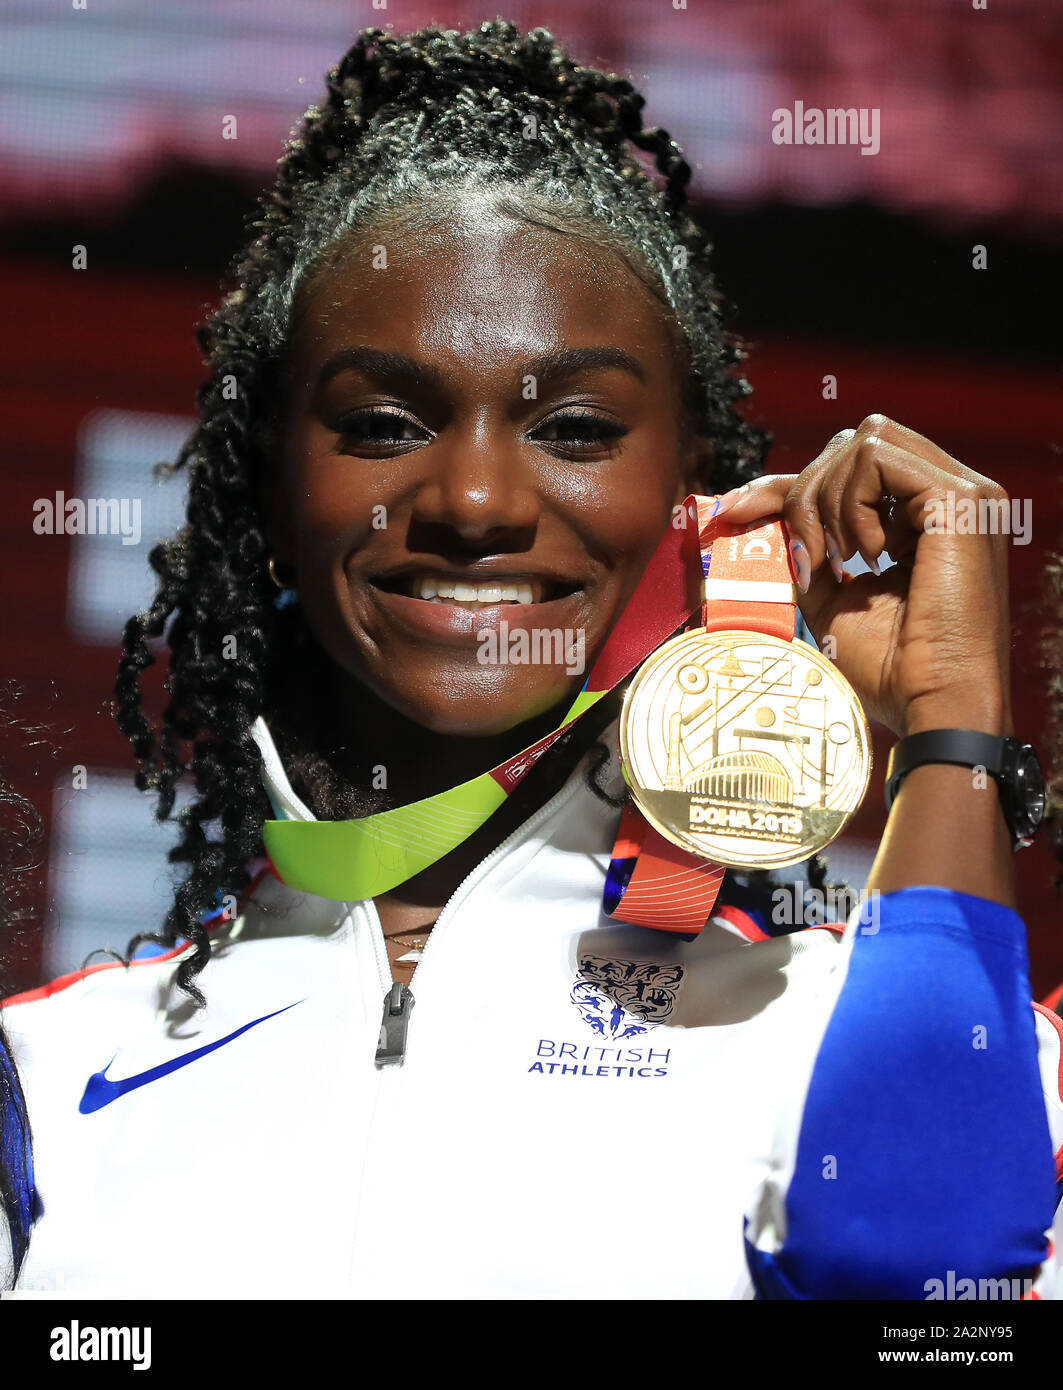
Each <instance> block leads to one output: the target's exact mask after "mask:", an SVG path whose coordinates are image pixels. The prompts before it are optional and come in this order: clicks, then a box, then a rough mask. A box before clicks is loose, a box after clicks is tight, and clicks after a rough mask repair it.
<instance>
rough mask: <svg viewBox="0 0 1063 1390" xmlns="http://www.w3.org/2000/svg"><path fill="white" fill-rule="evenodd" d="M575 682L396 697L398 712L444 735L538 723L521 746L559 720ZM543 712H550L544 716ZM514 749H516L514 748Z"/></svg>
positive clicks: (487, 733) (479, 734) (494, 734)
mask: <svg viewBox="0 0 1063 1390" xmlns="http://www.w3.org/2000/svg"><path fill="white" fill-rule="evenodd" d="M578 689H579V685H576V686H575V688H570V686H569V685H567V684H561V685H554V686H552V687H548V688H545V689H543V690H541V691H539V692H536V695H535V697H534V698H529V697H530V695H531V692H529V691H528V690H527V689H524V690H518V691H513V692H512V694H511V695H509V697H508V698H507V692H503V691H498V692H495V693H493V694H492V695H491V696H490V697H489V698H485V695H484V693H483V692H481V691H477V692H476V693H475V694H474V695H472V694H465V695H460V694H453V695H451V696H450V697H449V698H448V697H447V696H446V695H445V694H444V693H443V691H442V690H438V691H436V692H434V693H433V698H431V699H428V700H425V701H423V702H418V703H417V704H416V705H415V704H412V703H411V702H410V699H409V694H410V692H409V691H408V690H407V691H405V692H404V695H405V698H404V699H402V700H401V701H396V702H395V703H396V705H397V708H398V709H399V711H400V713H402V714H403V715H405V716H406V718H407V719H409V720H411V721H412V722H413V723H415V724H418V725H420V727H421V728H422V729H426V730H428V731H429V732H430V733H433V734H438V735H440V736H441V737H446V738H500V737H502V736H503V735H504V734H508V733H512V732H513V731H515V730H518V729H521V728H523V727H524V726H525V725H536V726H538V725H542V727H541V728H539V727H535V728H530V729H529V730H528V733H527V737H526V738H525V739H524V741H523V743H521V741H520V740H515V742H516V743H520V746H521V747H523V746H524V745H525V744H528V743H534V742H535V741H536V739H539V738H542V737H543V735H544V734H546V733H548V732H549V731H550V729H552V728H554V727H555V726H556V725H557V724H560V722H561V720H562V719H563V718H564V716H565V714H566V713H567V712H568V708H569V706H570V705H571V704H572V702H573V700H575V698H576V694H577V692H578ZM547 716H551V717H549V718H547ZM514 751H517V750H516V749H514Z"/></svg>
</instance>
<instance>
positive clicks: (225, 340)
mask: <svg viewBox="0 0 1063 1390" xmlns="http://www.w3.org/2000/svg"><path fill="white" fill-rule="evenodd" d="M326 85H327V89H328V95H327V98H326V99H325V100H324V101H323V103H322V104H320V105H314V106H311V107H310V108H309V109H308V110H307V112H306V113H305V116H304V118H303V122H302V125H301V127H300V128H299V129H298V130H297V131H296V132H294V138H293V139H292V140H290V141H289V142H288V144H287V146H286V152H285V154H284V156H283V158H282V159H281V160H280V161H279V166H278V172H277V176H276V180H275V183H274V185H273V187H272V188H271V189H270V190H269V191H268V192H267V193H265V194H263V195H262V196H261V197H260V199H259V202H258V205H257V208H256V211H255V213H254V214H253V215H252V220H251V221H250V225H249V228H248V232H249V234H250V240H249V242H248V244H247V245H246V247H245V248H244V249H243V250H242V251H241V252H240V253H239V254H238V255H237V256H236V257H235V258H234V261H233V263H232V265H231V268H230V271H229V276H228V282H229V284H230V285H231V286H232V287H231V288H230V289H229V290H228V292H227V293H226V294H225V297H224V299H223V300H222V302H221V304H220V306H219V307H218V308H217V310H216V311H215V312H214V313H213V315H212V316H211V317H210V318H209V319H208V320H207V321H206V322H205V323H204V324H202V325H200V327H199V328H198V330H197V337H198V341H199V344H200V347H201V349H202V351H203V355H204V360H205V364H206V367H207V369H208V376H207V378H206V380H205V381H204V383H203V385H202V386H201V388H200V391H199V394H198V405H199V421H198V424H197V426H196V428H195V430H194V432H193V433H192V435H191V437H190V438H189V439H188V441H187V442H186V443H185V445H184V447H183V448H182V449H181V451H180V453H179V455H178V457H177V459H176V461H174V462H173V463H172V464H168V465H166V466H165V471H166V472H171V473H172V472H174V471H176V470H178V469H182V468H187V470H188V503H187V520H186V524H185V525H184V526H183V528H182V529H181V530H180V531H179V532H178V534H177V535H176V536H175V537H174V538H173V539H171V540H169V541H166V542H164V543H163V544H161V545H158V546H156V547H155V548H154V549H153V550H152V552H151V555H150V557H149V558H150V563H151V565H152V568H153V569H154V571H155V573H156V574H157V576H158V590H157V593H156V596H155V599H154V601H153V602H152V604H151V606H150V608H148V610H147V611H146V612H144V613H142V614H140V615H138V616H136V617H133V618H131V619H130V620H129V621H128V623H127V624H126V628H125V633H124V638H123V650H122V656H121V659H120V663H119V670H118V678H117V683H116V696H117V703H116V716H117V720H118V724H119V727H120V728H121V729H122V731H123V732H124V733H125V734H126V735H127V736H128V738H129V739H130V741H131V744H132V747H133V751H134V755H135V758H136V762H137V773H136V782H137V786H138V787H139V788H141V790H147V789H152V790H154V791H155V792H156V793H157V796H158V804H157V808H156V817H157V819H159V820H164V819H166V818H167V817H169V816H170V815H171V813H172V812H173V809H174V803H175V796H176V792H177V788H178V784H179V782H180V781H181V779H182V778H184V777H186V776H190V777H191V779H192V784H193V786H194V789H195V796H194V798H193V799H192V801H191V803H190V804H189V805H188V806H187V807H186V808H185V809H184V810H182V811H181V812H180V815H179V816H178V821H179V826H180V838H179V842H178V844H177V845H176V846H175V847H174V849H173V850H171V852H170V860H171V862H173V863H178V864H186V865H188V866H189V869H188V872H187V874H186V876H185V877H184V878H183V880H182V881H181V882H180V884H179V885H178V886H177V888H176V890H175V896H174V901H173V905H172V907H171V909H170V911H169V913H168V915H167V917H166V920H165V923H164V925H163V928H162V930H161V931H160V932H159V933H145V934H143V935H141V936H138V937H135V938H134V939H133V941H132V942H131V943H130V946H129V949H128V952H127V953H128V954H130V955H131V954H132V952H133V951H134V950H135V948H136V946H137V945H138V944H139V943H140V942H141V941H143V940H145V939H147V940H152V941H156V942H158V943H160V944H164V945H169V946H172V945H174V944H176V942H177V941H178V939H181V938H183V939H185V940H187V941H189V942H190V943H191V944H192V946H193V948H194V949H193V950H192V951H191V952H190V953H189V954H188V955H187V956H186V957H185V958H184V960H183V961H182V962H181V965H180V967H179V970H178V974H177V983H178V985H179V986H180V987H181V988H182V989H183V990H184V991H185V993H186V994H188V995H189V996H190V997H191V998H192V999H194V1000H195V1001H196V1003H197V1004H199V1005H202V1004H203V1002H204V999H203V995H202V993H201V992H200V990H199V989H198V987H197V986H196V984H195V983H194V981H195V978H196V976H197V975H198V974H199V972H200V971H201V970H202V969H203V967H204V966H205V965H206V963H207V961H208V959H209V957H210V944H209V939H208V936H207V932H206V929H205V928H204V926H203V925H202V923H201V921H200V917H201V914H202V913H203V912H204V911H205V909H207V908H208V907H210V906H211V904H212V903H213V902H214V901H216V899H217V897H218V895H219V894H222V893H232V892H238V891H239V890H240V889H241V888H242V887H244V886H246V884H247V881H248V872H247V867H246V866H247V864H248V862H249V861H251V860H253V859H254V858H255V857H256V856H258V855H261V853H262V841H261V831H262V823H263V820H264V818H265V817H266V816H268V815H269V814H270V812H269V807H268V802H267V800H266V798H265V794H264V792H263V790H262V787H261V781H260V770H261V755H260V753H259V750H258V747H257V744H256V743H255V741H254V738H253V737H252V732H251V730H252V725H253V723H254V721H255V719H256V718H257V717H258V716H259V715H260V714H262V713H263V712H265V711H268V713H269V720H270V729H271V732H272V733H273V734H274V737H275V738H276V741H277V744H278V748H279V750H280V752H281V754H282V756H283V758H284V760H285V766H286V768H287V769H288V771H289V775H290V776H291V779H292V783H293V786H295V788H296V790H297V791H299V792H300V794H301V795H302V796H303V797H304V800H306V801H307V802H308V804H309V805H310V806H311V807H312V808H313V810H314V813H315V815H317V816H318V817H319V818H320V819H336V818H342V817H344V816H345V815H348V814H350V813H351V809H352V807H356V806H357V804H358V799H357V789H354V788H352V787H350V786H349V785H345V783H344V779H343V777H342V775H341V774H340V773H339V772H338V770H337V768H338V764H339V762H340V759H339V758H338V757H337V756H336V753H337V749H336V748H335V745H334V743H333V742H332V740H333V739H334V737H335V735H334V733H333V732H332V731H333V730H334V729H335V728H336V727H337V726H338V723H339V721H337V720H335V719H333V718H331V712H330V709H329V706H328V696H327V694H323V692H327V690H328V689H329V688H330V685H331V682H330V680H329V679H328V673H329V670H330V663H329V662H328V659H327V657H326V656H325V655H324V653H323V652H322V651H321V649H320V648H319V647H318V645H317V643H316V641H315V639H314V638H313V637H312V636H311V634H310V632H309V629H308V627H307V625H306V623H305V621H304V620H303V618H302V616H301V614H300V610H299V607H298V605H297V604H295V605H290V606H288V607H285V608H283V609H281V610H279V611H278V609H277V607H276V605H275V602H274V600H275V598H276V591H275V590H274V588H273V587H272V585H271V582H270V579H269V578H268V575H267V560H268V555H269V550H268V542H267V539H266V535H265V530H264V525H263V516H262V512H261V507H260V502H259V489H260V487H261V484H262V480H263V478H264V477H265V476H266V475H267V473H268V470H269V468H270V464H271V459H272V458H274V457H275V456H276V455H275V449H276V443H277V439H278V431H279V430H280V428H281V427H282V420H281V419H280V409H281V407H280V406H279V405H278V402H279V401H281V400H282V399H283V390H282V386H283V384H284V382H285V380H286V372H287V370H288V367H289V365H290V352H291V342H292V340H293V336H294V334H295V333H296V332H297V331H298V327H299V322H300V309H301V305H302V303H303V295H304V294H305V292H306V289H307V287H308V286H309V285H310V284H311V283H313V282H314V280H315V277H316V276H318V275H320V274H322V273H325V272H327V271H328V270H329V269H330V268H331V266H332V265H334V264H335V263H336V262H337V261H338V260H339V258H340V257H341V256H342V254H343V247H344V245H345V244H346V242H347V240H348V239H349V238H351V237H352V236H354V235H357V234H359V233H361V232H364V231H365V230H367V229H369V228H374V229H376V228H378V227H381V226H383V225H389V226H390V225H397V226H400V227H402V228H404V229H410V228H413V227H416V226H417V225H418V220H419V219H420V220H421V224H422V225H424V224H425V220H426V219H429V220H430V219H433V218H434V219H436V222H437V223H438V216H439V208H440V206H445V205H446V203H447V200H448V199H449V200H450V202H451V204H452V205H454V206H461V207H468V206H469V205H470V201H472V202H473V204H474V205H475V206H476V207H477V208H478V209H480V210H482V212H483V213H484V214H485V215H486V214H490V215H496V216H503V217H506V218H510V219H518V220H521V221H525V222H532V223H535V224H538V225H542V226H546V227H550V228H554V229H556V230H560V231H565V232H569V233H572V234H575V235H578V236H580V237H583V238H585V239H586V240H588V241H591V242H593V243H595V244H597V245H599V246H603V247H607V248H609V249H611V250H613V251H614V252H615V253H616V254H617V255H618V256H621V257H622V258H623V260H624V261H625V262H626V264H627V265H628V266H629V267H630V268H631V270H632V271H633V273H634V274H636V275H637V276H638V277H639V279H640V280H641V281H642V282H643V283H644V284H645V285H647V287H648V288H649V289H650V290H651V291H652V293H653V294H654V295H655V296H656V297H657V299H658V301H659V302H660V303H661V305H662V306H663V308H664V309H665V310H666V311H667V313H666V318H667V322H668V324H669V326H670V329H671V331H672V333H673V338H674V342H675V348H676V353H677V363H678V366H679V369H680V371H681V375H680V376H679V377H678V379H679V380H680V381H681V382H683V385H684V390H683V408H684V409H685V410H687V411H688V412H689V419H690V423H691V425H692V426H693V427H694V428H695V429H696V430H697V431H698V432H699V433H701V434H703V435H704V436H705V437H706V438H707V439H708V440H709V441H711V444H712V446H713V456H712V464H711V478H709V477H706V478H704V479H702V480H701V483H702V485H703V486H704V488H705V490H714V491H725V490H727V489H729V488H731V487H733V486H735V485H737V484H739V483H741V482H745V481H747V480H748V479H750V478H753V477H756V476H758V475H759V474H760V473H761V472H763V460H764V454H765V451H766V447H767V442H768V441H767V437H766V436H765V435H764V434H763V433H762V432H761V431H760V430H758V429H757V428H755V427H754V426H752V425H751V424H750V423H748V422H747V421H745V420H744V419H743V418H742V416H741V414H740V413H739V411H738V408H737V407H738V403H739V402H740V401H741V400H742V398H743V397H745V396H747V395H748V394H749V392H750V389H751V388H750V387H749V385H748V383H747V382H746V381H745V380H744V379H743V377H742V376H741V374H740V370H739V364H740V362H741V361H742V360H743V357H744V353H743V351H742V349H741V347H740V345H739V343H738V342H737V341H736V339H735V338H734V336H733V335H732V334H731V333H730V332H729V330H728V328H727V327H726V323H725V316H726V312H727V310H726V306H725V303H724V301H723V299H722V297H721V295H720V293H719V291H718V290H717V288H716V285H715V282H714V279H713V275H712V272H711V269H710V266H709V253H710V250H711V247H710V246H709V244H708V241H707V237H706V234H705V232H704V231H703V230H702V229H701V228H700V227H699V226H698V224H697V223H696V222H695V221H694V220H693V219H692V217H691V216H690V215H689V213H688V212H687V211H686V210H685V208H686V190H687V184H688V182H689V180H690V166H689V164H688V163H687V161H686V160H685V159H684V157H683V153H682V151H681V149H680V148H679V146H678V145H677V144H676V142H675V141H674V140H673V139H672V137H671V135H670V134H669V133H668V132H667V131H666V130H663V129H661V128H660V127H645V126H644V125H643V122H642V108H643V105H644V98H643V97H642V96H641V95H640V94H639V93H638V92H637V91H636V90H635V88H634V87H633V85H632V83H631V82H630V81H628V80H627V78H625V77H622V76H618V75H616V74H609V73H605V72H602V71H599V70H598V69H595V68H591V67H584V66H581V65H579V64H578V63H576V62H575V61H574V60H573V59H572V58H571V57H570V56H569V55H568V54H567V53H566V52H565V51H564V49H562V48H561V47H560V46H559V45H558V44H556V43H555V41H554V39H553V36H552V35H551V34H550V33H549V32H548V31H547V30H545V29H534V30H532V31H531V32H529V33H526V34H522V33H521V32H520V31H519V30H518V29H517V27H516V26H515V25H513V24H510V23H507V22H504V21H502V20H497V21H489V22H486V23H484V24H481V25H480V27H479V29H478V30H477V31H475V32H473V33H466V34H461V33H459V32H457V31H455V30H446V29H441V28H438V27H434V26H433V27H428V28H425V29H421V30H419V31H417V32H416V33H411V34H407V35H405V36H398V35H392V34H388V33H386V32H384V31H383V30H381V29H367V30H365V31H363V32H362V33H361V34H360V35H359V37H358V38H357V40H356V42H355V43H354V44H353V45H352V47H351V48H350V49H349V50H348V52H347V53H346V54H345V55H344V57H343V58H342V59H341V60H340V62H339V63H338V64H337V66H335V67H334V68H332V69H331V70H330V71H329V73H328V74H327V78H326ZM653 169H655V170H656V175H657V176H655V175H654V173H653ZM660 179H663V187H662V186H661V183H660V181H659V180H660ZM164 634H165V641H166V643H167V644H168V646H169V649H170V658H169V674H168V677H167V680H166V690H167V693H168V702H167V703H166V705H165V709H164V710H163V712H162V718H161V725H160V726H159V727H158V728H156V727H155V725H154V724H153V723H152V722H151V721H150V720H149V718H148V716H147V714H146V713H145V710H144V705H143V700H142V691H141V678H142V676H143V673H144V672H145V671H146V670H147V668H149V667H150V666H151V665H152V664H153V662H154V660H155V656H154V654H153V652H152V649H151V645H150V644H151V643H152V642H157V641H158V639H160V638H163V636H164ZM226 639H228V644H227V645H228V650H227V651H226V650H225V648H226ZM233 639H235V641H234V640H233ZM234 648H235V651H236V653H237V655H236V656H235V657H232V656H231V655H230V654H231V652H232V650H233V649H234ZM227 657H228V659H227ZM293 673H295V675H294V676H293ZM616 704H617V701H616V699H615V698H606V699H603V700H601V701H599V704H598V706H596V707H595V709H593V710H591V711H589V712H588V714H587V715H586V716H585V717H584V718H583V719H581V720H580V721H578V722H577V724H576V725H575V726H574V727H573V729H572V730H571V731H569V733H568V734H567V735H566V736H565V737H564V738H563V739H561V740H559V741H558V744H557V745H555V747H554V748H553V749H552V750H551V752H550V754H549V755H547V756H546V757H544V758H543V759H541V760H540V763H539V765H538V767H537V768H536V769H535V770H534V772H533V773H531V774H529V776H528V778H526V779H525V781H524V783H523V784H522V786H521V788H520V789H519V792H518V795H519V796H521V797H522V798H523V797H528V798H530V797H531V796H533V795H541V794H542V791H543V788H544V786H547V785H552V782H551V779H553V782H557V780H558V779H559V778H560V779H561V780H563V777H564V775H565V771H566V769H567V768H569V767H570V766H571V765H572V755H573V749H574V748H575V749H580V748H585V747H586V746H587V745H588V740H589V739H592V738H594V737H596V736H597V734H598V733H599V732H600V731H601V729H602V728H603V727H604V724H605V722H606V721H607V719H608V718H609V717H612V716H615V713H616ZM603 761H604V757H603V754H602V753H599V755H598V758H597V762H596V763H594V762H593V759H592V763H593V765H592V766H591V769H590V777H591V781H592V785H595V786H596V787H597V790H598V792H599V794H600V795H603V796H605V795H606V793H605V791H604V789H603V788H601V787H598V786H597V770H598V769H600V767H601V764H602V762H603Z"/></svg>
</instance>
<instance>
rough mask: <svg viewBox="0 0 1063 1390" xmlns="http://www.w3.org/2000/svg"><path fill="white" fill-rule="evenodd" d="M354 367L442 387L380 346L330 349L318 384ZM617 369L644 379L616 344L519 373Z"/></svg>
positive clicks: (422, 366) (573, 352)
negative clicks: (331, 351) (334, 350)
mask: <svg viewBox="0 0 1063 1390" xmlns="http://www.w3.org/2000/svg"><path fill="white" fill-rule="evenodd" d="M349 368H355V369H357V370H361V371H364V372H368V373H370V374H371V375H373V376H379V377H388V378H390V379H391V380H393V381H401V382H403V383H404V384H406V385H408V386H428V387H433V388H435V389H437V390H439V389H441V388H442V386H443V374H442V373H441V372H439V371H437V370H436V369H435V368H434V367H429V366H428V365H427V364H426V363H423V362H417V361H415V360H414V359H413V358H412V357H407V356H406V354H405V353H402V352H385V351H383V350H382V349H380V348H371V347H349V348H342V349H341V350H340V351H339V352H334V353H333V354H332V356H331V357H329V358H327V359H326V360H325V362H324V363H323V364H322V367H321V370H320V372H319V373H318V385H319V386H325V385H327V383H328V382H330V381H331V380H332V378H333V377H334V376H336V375H338V373H340V372H342V371H346V370H348V369H349ZM610 368H612V369H619V370H620V371H624V372H630V373H631V375H632V376H634V377H637V378H638V380H639V381H645V379H646V373H645V370H644V368H643V365H642V363H641V362H640V361H639V359H638V358H637V357H633V356H632V354H631V353H630V352H625V351H624V349H623V348H617V347H605V346H603V347H583V348H562V349H561V351H560V352H547V353H543V354H542V356H540V357H536V358H533V359H532V361H530V362H528V363H526V364H525V367H524V372H523V375H526V376H533V377H535V379H536V381H537V382H538V383H539V384H540V385H542V386H549V385H552V384H554V383H555V382H557V381H559V380H561V379H563V378H564V377H569V376H575V375H576V374H577V373H578V372H583V371H593V370H599V371H602V370H608V369H610Z"/></svg>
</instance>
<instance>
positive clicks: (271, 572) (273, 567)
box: [266, 555, 292, 593]
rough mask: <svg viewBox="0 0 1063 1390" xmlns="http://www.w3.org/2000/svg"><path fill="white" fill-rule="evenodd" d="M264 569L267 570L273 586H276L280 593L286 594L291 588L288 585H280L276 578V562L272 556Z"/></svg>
mask: <svg viewBox="0 0 1063 1390" xmlns="http://www.w3.org/2000/svg"><path fill="white" fill-rule="evenodd" d="M266 568H267V569H268V570H269V577H270V579H272V580H273V582H274V584H276V586H277V588H278V589H280V590H281V592H282V593H284V592H286V591H287V590H288V589H290V588H291V587H292V586H291V585H290V584H282V583H281V581H280V580H279V579H278V578H277V562H276V560H275V559H274V558H273V556H272V555H271V556H270V557H269V564H268V565H267V566H266Z"/></svg>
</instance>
